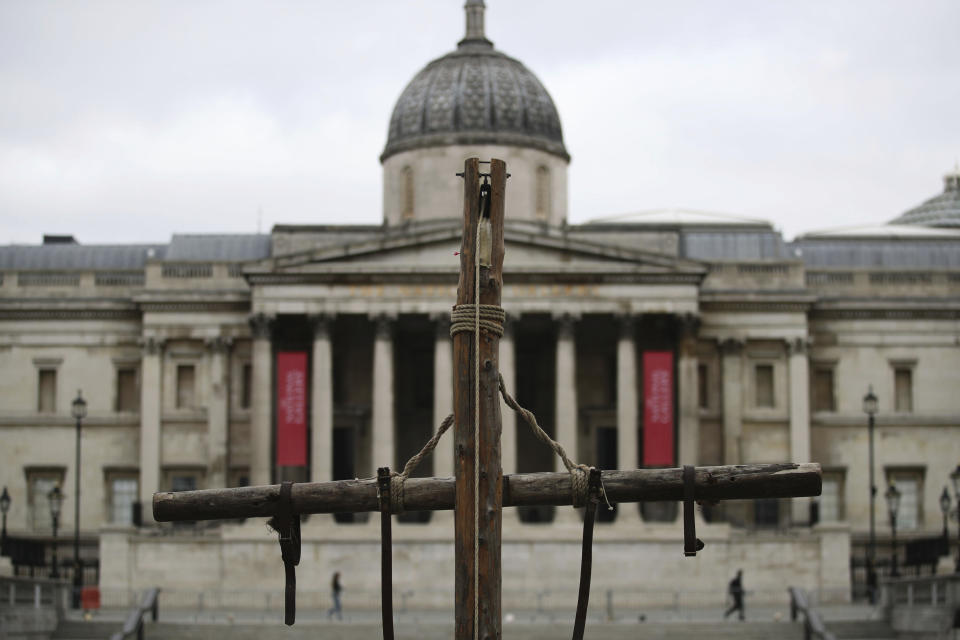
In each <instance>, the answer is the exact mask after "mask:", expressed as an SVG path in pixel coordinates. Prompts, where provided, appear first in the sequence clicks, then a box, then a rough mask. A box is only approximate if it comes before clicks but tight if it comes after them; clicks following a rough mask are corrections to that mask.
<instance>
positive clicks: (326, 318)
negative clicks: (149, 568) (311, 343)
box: [307, 313, 334, 340]
mask: <svg viewBox="0 0 960 640" xmlns="http://www.w3.org/2000/svg"><path fill="white" fill-rule="evenodd" d="M333 320H334V316H333V314H331V313H317V314H313V315H309V316H307V321H308V322H310V326H312V327H313V339H314V340H318V339H323V338H329V337H330V331H331V329H332V325H333Z"/></svg>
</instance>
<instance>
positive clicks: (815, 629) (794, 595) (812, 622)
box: [787, 587, 836, 640]
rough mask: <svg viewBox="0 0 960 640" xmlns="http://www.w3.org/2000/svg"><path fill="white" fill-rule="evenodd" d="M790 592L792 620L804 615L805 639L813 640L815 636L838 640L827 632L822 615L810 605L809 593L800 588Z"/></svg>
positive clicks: (792, 589)
mask: <svg viewBox="0 0 960 640" xmlns="http://www.w3.org/2000/svg"><path fill="white" fill-rule="evenodd" d="M787 591H789V592H790V619H791V620H796V619H797V616H798V615H799V614H801V613H802V614H803V637H804V638H805V639H806V640H811V638H813V637H814V636H816V637H817V638H819V639H820V640H836V639H835V638H834V635H833V634H832V633H830V632H829V631H827V627H826V626H825V625H824V624H823V619H822V618H821V617H820V614H819V613H818V612H817V610H816V609H815V608H814V607H813V605H812V604H811V603H810V599H809V598H808V597H807V592H806V591H804V590H803V589H800V588H798V587H789V588H788V589H787Z"/></svg>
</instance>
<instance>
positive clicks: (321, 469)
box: [310, 315, 333, 482]
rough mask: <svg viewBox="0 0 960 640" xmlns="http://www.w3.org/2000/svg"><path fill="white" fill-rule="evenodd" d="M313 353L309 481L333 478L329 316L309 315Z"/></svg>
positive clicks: (331, 323)
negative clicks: (311, 324) (311, 326)
mask: <svg viewBox="0 0 960 640" xmlns="http://www.w3.org/2000/svg"><path fill="white" fill-rule="evenodd" d="M310 320H311V321H312V323H313V354H312V362H311V376H310V481H311V482H327V481H330V480H333V455H332V453H333V349H332V347H331V332H332V329H333V326H332V325H333V321H332V318H330V317H329V316H325V315H318V316H312V317H311V318H310Z"/></svg>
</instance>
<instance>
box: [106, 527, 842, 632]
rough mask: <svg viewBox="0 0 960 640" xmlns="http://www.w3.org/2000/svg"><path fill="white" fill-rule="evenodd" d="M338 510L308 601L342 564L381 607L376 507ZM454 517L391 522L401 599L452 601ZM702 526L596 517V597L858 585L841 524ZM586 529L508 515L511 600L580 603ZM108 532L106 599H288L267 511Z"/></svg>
mask: <svg viewBox="0 0 960 640" xmlns="http://www.w3.org/2000/svg"><path fill="white" fill-rule="evenodd" d="M330 523H331V519H330V516H311V518H310V519H309V521H308V522H307V523H305V524H304V525H303V531H302V534H303V547H302V558H301V562H300V566H299V567H298V569H297V589H298V594H299V600H298V601H299V602H300V606H301V608H309V607H316V608H321V607H327V606H329V602H328V597H329V596H328V592H329V582H330V577H331V575H332V574H333V572H334V571H340V572H341V574H342V580H343V583H344V588H345V594H344V606H345V607H346V608H347V609H348V610H350V609H352V610H357V609H377V608H378V607H379V606H380V598H379V588H380V587H379V581H380V556H379V554H380V538H379V519H378V518H376V517H374V518H371V520H370V522H369V523H367V524H358V525H353V526H340V527H333V526H331V524H330ZM450 530H451V527H450V526H449V523H448V522H446V521H444V522H440V523H435V524H431V525H396V526H395V527H394V547H393V571H394V578H393V581H394V585H393V590H394V594H395V596H394V597H395V599H396V601H397V603H398V605H397V606H398V607H399V602H400V600H401V598H403V599H404V600H405V601H406V604H405V606H407V607H408V608H421V609H449V608H452V604H453V602H452V597H453V575H454V574H453V562H454V558H453V542H452V540H451V538H450ZM697 532H698V534H699V537H700V538H702V539H703V540H704V542H705V543H706V547H705V549H704V550H703V551H702V552H700V554H699V555H698V556H697V557H696V558H685V557H684V556H683V530H682V526H681V525H680V524H679V521H678V522H677V523H673V524H663V525H652V524H639V525H638V526H636V527H629V526H621V525H616V524H612V525H602V524H598V525H597V529H596V532H595V533H596V535H595V539H594V550H593V586H592V592H593V593H594V595H595V598H596V601H597V602H598V604H596V606H604V605H602V604H599V602H602V601H601V600H600V598H605V597H606V594H607V592H608V591H611V592H612V596H611V597H612V603H613V606H614V607H615V608H616V609H617V610H618V611H621V610H623V609H635V610H642V608H644V607H648V608H649V607H659V606H681V607H682V606H710V607H712V606H715V607H717V608H720V607H722V606H723V604H724V602H725V599H726V597H727V596H726V587H727V582H728V581H729V580H730V579H731V577H732V576H733V575H734V574H735V573H736V571H737V569H742V570H743V572H744V584H745V586H746V588H747V602H748V604H750V603H757V604H761V603H762V604H774V605H775V604H778V603H784V604H785V603H787V601H788V600H787V598H788V596H787V591H786V587H787V586H788V585H795V586H799V587H803V588H804V589H807V590H808V591H810V592H812V593H813V594H815V596H816V597H817V598H818V600H819V601H820V602H848V601H849V599H850V572H849V569H848V564H849V561H848V558H849V551H850V538H849V531H848V529H847V528H846V527H845V526H833V527H817V528H815V529H812V530H793V531H791V532H789V533H773V532H769V533H751V534H748V533H744V532H742V531H735V530H731V528H730V527H729V526H727V525H708V524H705V523H704V522H702V521H701V522H699V524H698V528H697ZM580 535H581V528H580V527H579V526H577V525H576V524H570V525H566V524H562V525H558V524H554V525H549V526H544V527H529V526H528V527H520V526H518V525H516V524H515V523H512V522H509V521H508V522H507V523H505V524H504V535H503V539H504V544H503V602H504V605H503V609H504V612H509V611H510V610H515V611H523V610H536V609H541V608H542V609H550V610H569V611H570V612H571V615H572V612H573V609H574V608H575V607H576V596H577V585H578V580H579V571H580V551H581V548H580ZM100 544H101V549H100V557H101V563H102V564H101V578H100V585H101V590H102V593H103V598H104V606H111V605H123V604H126V603H127V602H128V601H129V597H130V595H129V594H130V592H131V591H132V590H141V589H144V588H147V587H151V586H159V587H161V588H163V589H164V593H165V598H167V599H168V604H166V605H165V606H167V607H169V606H180V607H184V608H194V607H196V606H198V603H199V599H200V598H202V599H203V606H205V607H208V608H226V609H231V608H236V607H239V606H254V607H256V606H266V603H276V606H278V607H279V606H280V603H281V602H282V592H283V565H282V563H281V561H280V550H279V545H278V544H277V540H276V534H271V533H270V532H269V531H268V530H267V528H266V527H265V525H264V523H263V521H261V520H248V521H247V522H246V523H244V524H242V525H225V526H223V527H221V528H219V529H217V530H211V531H208V532H207V533H206V534H202V535H165V536H146V535H140V534H138V533H137V532H136V531H133V530H130V529H117V528H113V529H104V530H103V531H102V535H101V543H100ZM201 593H202V594H203V595H202V596H201V595H200V594H201ZM601 594H602V595H601ZM243 603H248V604H243ZM250 603H252V604H250Z"/></svg>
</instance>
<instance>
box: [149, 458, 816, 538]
mask: <svg viewBox="0 0 960 640" xmlns="http://www.w3.org/2000/svg"><path fill="white" fill-rule="evenodd" d="M471 451H472V447H471ZM471 455H472V454H471ZM601 478H602V479H603V487H604V489H605V490H606V492H607V497H608V499H609V500H610V502H657V501H664V500H677V501H679V500H682V499H683V470H682V469H680V468H674V469H630V470H620V471H604V472H602V474H601ZM818 495H820V465H819V464H817V463H814V462H810V463H803V464H795V463H780V464H745V465H729V466H720V467H697V471H696V489H695V491H694V496H695V498H696V499H697V500H701V501H707V502H714V501H719V500H746V499H755V498H799V497H805V496H818ZM279 496H280V485H278V484H274V485H266V486H261V487H239V488H235V489H205V490H202V491H179V492H175V493H174V492H166V493H155V494H154V495H153V516H154V519H156V520H157V521H159V522H171V521H182V520H225V519H234V518H257V517H261V518H266V517H270V516H272V515H274V513H275V512H276V504H277V501H278V500H279ZM403 497H404V508H405V509H406V510H407V511H442V510H449V509H453V507H454V500H455V481H454V479H453V478H409V479H408V480H407V482H406V485H405V486H404V492H403ZM292 499H293V507H294V509H295V510H296V511H297V512H298V513H357V512H364V511H378V510H379V504H378V502H377V481H376V478H368V479H364V480H337V481H334V482H303V483H297V484H294V485H293V492H292ZM545 504H547V505H549V504H552V505H557V506H563V505H569V504H572V500H571V497H570V474H568V473H566V472H559V473H558V472H544V473H518V474H514V475H508V476H504V477H503V506H505V507H520V506H534V505H545ZM471 526H472V525H471ZM471 548H472V547H471ZM471 553H472V552H471Z"/></svg>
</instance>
